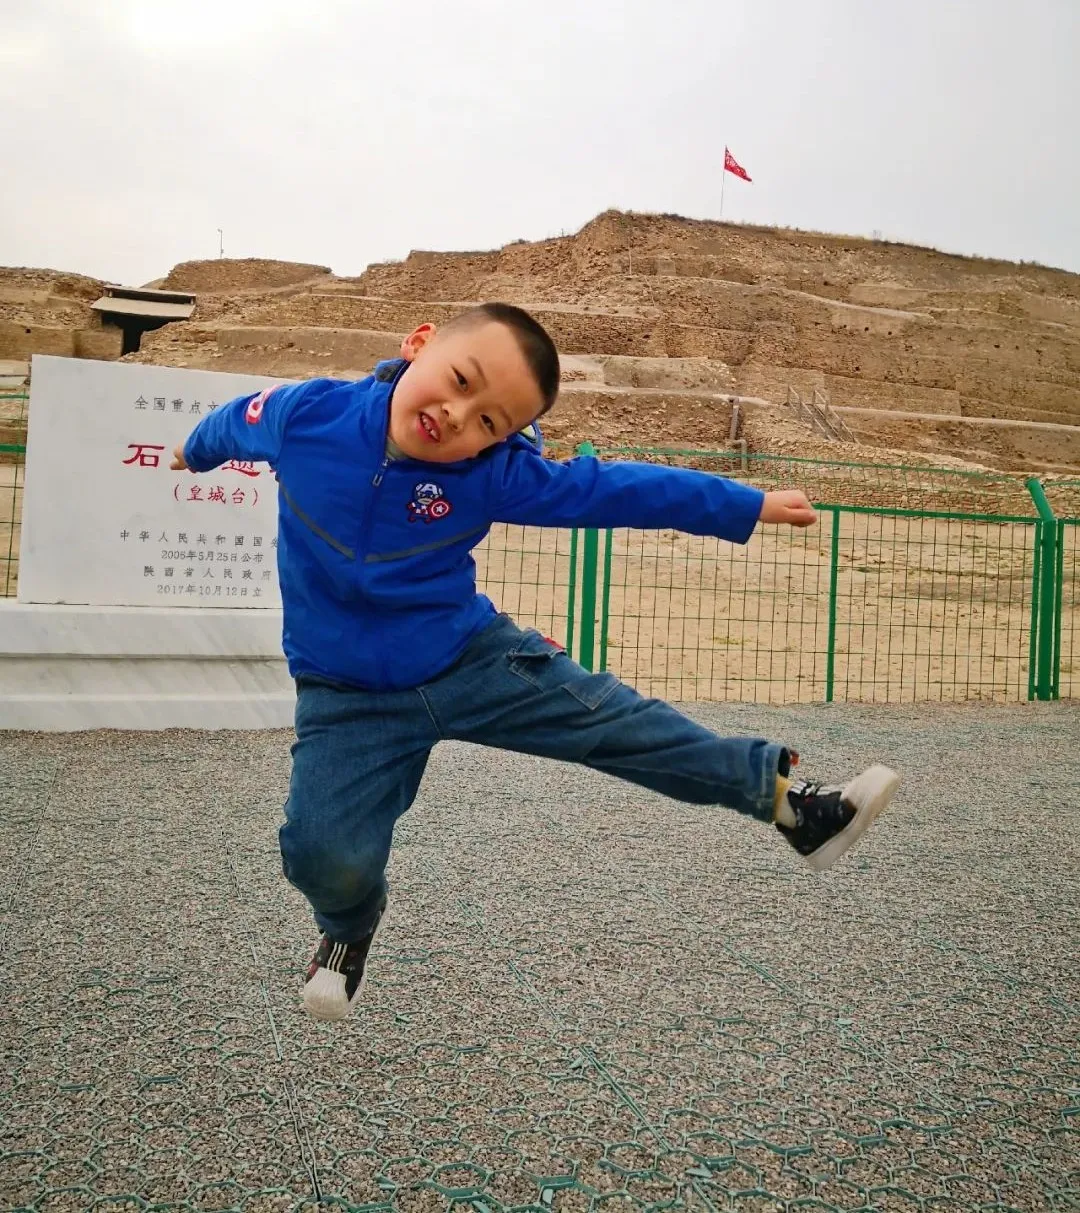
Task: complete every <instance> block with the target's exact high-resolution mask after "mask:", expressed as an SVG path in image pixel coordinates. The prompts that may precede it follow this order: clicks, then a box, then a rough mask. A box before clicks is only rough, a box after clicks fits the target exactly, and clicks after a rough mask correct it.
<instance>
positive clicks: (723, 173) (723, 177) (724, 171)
mask: <svg viewBox="0 0 1080 1213" xmlns="http://www.w3.org/2000/svg"><path fill="white" fill-rule="evenodd" d="M726 180H727V144H725V145H724V167H723V168H721V169H720V218H721V220H723V218H724V182H725V181H726Z"/></svg>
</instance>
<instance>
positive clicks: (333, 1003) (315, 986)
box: [304, 910, 387, 1023]
mask: <svg viewBox="0 0 1080 1213" xmlns="http://www.w3.org/2000/svg"><path fill="white" fill-rule="evenodd" d="M386 914H387V911H386V910H383V912H382V915H381V917H380V918H379V921H378V922H377V923H376V924H375V930H374V931H373V932H372V937H371V947H372V948H374V947H375V940H376V939H378V937H379V932H380V931H381V930H382V929H383V927H384V926H385V925H386ZM368 959H369V960H370V959H371V950H370V949H369V950H368ZM367 978H368V966H367V965H366V964H365V965H364V973H363V976H362V977H361V978H360V984H359V985H358V986H357V987H356V993H355V994H353V996H352V998H346V997H345V974H344V973H336V972H335V971H334V970H333V969H318V970H316V972H315V976H314V977H312V978H311V979H310V980H309V981H307V982H305V984H304V1010H305V1011H307V1013H308V1014H309V1015H310V1016H311V1017H312V1019H318V1020H321V1021H322V1022H323V1023H336V1022H337V1021H338V1020H339V1019H345V1018H346V1017H347V1016H348V1015H349V1013H350V1012H351V1011H352V1009H353V1007H355V1006H356V1004H357V1003H358V1002H359V1001H360V996H361V995H362V994H363V993H364V986H366V985H367Z"/></svg>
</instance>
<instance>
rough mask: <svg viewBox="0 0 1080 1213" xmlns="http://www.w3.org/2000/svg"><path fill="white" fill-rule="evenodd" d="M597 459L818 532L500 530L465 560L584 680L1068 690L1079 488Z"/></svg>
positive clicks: (7, 455) (883, 470)
mask: <svg viewBox="0 0 1080 1213" xmlns="http://www.w3.org/2000/svg"><path fill="white" fill-rule="evenodd" d="M25 406H26V398H25V396H24V395H17V394H16V395H10V394H9V395H8V396H6V397H0V427H4V426H6V427H7V428H6V429H4V428H0V438H5V439H7V438H10V437H11V436H12V435H14V436H15V437H23V436H24V435H25ZM579 449H580V451H581V452H582V453H591V452H592V448H591V447H590V446H589V445H588V444H585V446H584V447H582V448H579ZM597 453H598V454H599V456H600V457H601V458H605V459H608V458H635V459H643V460H648V461H653V462H658V463H665V464H670V465H673V466H684V467H696V468H700V469H702V470H705V471H711V472H714V473H717V474H722V475H725V476H728V477H731V478H733V479H737V480H744V481H747V482H750V483H753V484H757V485H759V486H760V487H762V488H766V489H769V488H778V487H797V488H802V489H803V490H804V491H806V492H807V493H808V495H809V496H810V497H811V499H812V500H813V501H815V502H816V503H817V504H818V506H819V510H820V520H819V524H818V525H817V526H816V527H813V528H810V529H808V530H802V531H795V530H791V529H790V528H772V527H762V528H759V530H758V532H757V533H756V534H755V535H754V537H753V538H752V539H751V541H750V543H749V544H747V545H746V546H745V547H743V546H736V545H731V544H726V543H722V542H720V541H718V540H715V539H703V538H699V537H695V536H689V535H684V534H681V533H679V532H675V531H648V532H641V531H629V530H612V531H595V530H574V531H558V530H541V529H534V528H524V527H496V528H494V530H493V531H492V534H491V536H490V538H489V539H488V540H487V542H486V543H485V544H484V545H482V547H481V548H480V549H478V551H477V553H476V560H477V571H478V580H479V584H480V585H481V587H482V588H483V589H484V590H485V592H487V593H488V594H489V595H490V596H491V597H492V598H493V599H494V601H495V602H496V603H498V605H499V606H500V607H501V608H502V609H504V610H506V611H508V612H510V613H511V614H512V615H514V616H515V617H516V618H518V619H519V620H521V621H522V622H523V623H527V624H529V625H531V626H534V627H536V628H538V629H539V630H540V631H542V632H544V633H545V634H546V635H549V636H552V637H555V638H556V639H558V640H559V641H560V642H562V643H564V644H565V645H566V646H567V649H568V650H569V651H570V653H571V654H572V655H573V656H575V657H577V658H578V659H579V660H580V661H581V662H582V663H583V664H584V665H586V666H587V667H588V668H590V669H609V670H612V671H614V672H615V673H617V674H618V675H619V676H620V677H622V678H624V679H626V680H627V681H629V682H631V683H633V684H634V685H635V686H637V687H638V688H639V689H640V690H641V691H642V692H643V693H645V694H653V695H661V696H663V697H665V698H669V699H675V700H679V701H689V700H703V699H705V700H751V701H757V702H773V703H792V702H810V701H822V700H824V701H832V700H862V701H870V702H883V703H895V702H905V701H907V702H911V701H922V700H988V701H995V702H1009V701H1019V700H1023V699H1053V698H1058V697H1062V696H1064V697H1072V696H1080V668H1078V666H1080V623H1078V619H1080V480H1068V479H1061V478H1059V479H1056V480H1052V481H1046V482H1040V481H1038V480H1028V481H1026V482H1025V481H1024V480H1023V479H1022V478H1020V477H1016V476H1009V475H1005V474H996V473H991V472H987V473H976V472H970V471H966V470H955V471H954V470H950V469H938V468H915V467H905V466H898V465H883V464H871V463H845V462H841V461H835V462H831V461H823V460H805V459H798V458H793V457H792V458H787V457H778V456H747V455H746V454H744V453H741V452H722V451H695V450H683V449H678V450H676V449H665V448H659V447H640V448H629V447H624V448H613V449H610V450H602V451H600V452H597ZM24 455H25V445H24V442H11V441H4V442H0V597H2V596H9V597H10V596H13V595H14V594H15V590H16V582H17V573H18V538H19V524H20V521H21V518H20V511H21V499H22V476H23V460H24Z"/></svg>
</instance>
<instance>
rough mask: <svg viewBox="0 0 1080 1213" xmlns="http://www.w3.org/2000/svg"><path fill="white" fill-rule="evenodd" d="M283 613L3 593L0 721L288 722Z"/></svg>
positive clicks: (231, 725)
mask: <svg viewBox="0 0 1080 1213" xmlns="http://www.w3.org/2000/svg"><path fill="white" fill-rule="evenodd" d="M295 699H296V694H295V688H294V686H293V682H292V679H291V678H290V677H289V672H288V669H287V667H286V664H285V659H284V657H283V656H282V653H281V612H280V611H276V610H267V609H261V610H240V609H226V610H211V609H206V610H204V609H200V608H197V607H191V608H188V609H183V610H175V609H173V610H170V609H168V608H158V607H91V606H39V605H31V604H24V603H16V602H0V729H28V730H35V731H48V732H70V731H76V730H82V729H268V728H289V727H291V725H292V723H293V709H294V705H295Z"/></svg>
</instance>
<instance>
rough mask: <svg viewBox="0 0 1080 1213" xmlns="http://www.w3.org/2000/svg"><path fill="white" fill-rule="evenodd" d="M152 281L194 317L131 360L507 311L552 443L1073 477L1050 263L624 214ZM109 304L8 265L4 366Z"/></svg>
mask: <svg viewBox="0 0 1080 1213" xmlns="http://www.w3.org/2000/svg"><path fill="white" fill-rule="evenodd" d="M151 285H155V286H161V287H164V288H167V289H174V290H186V291H192V292H194V293H195V294H196V296H197V303H196V308H195V312H194V315H193V316H192V318H191V319H190V320H189V321H183V322H178V323H174V324H169V325H167V326H166V327H165V328H163V329H160V330H159V331H157V332H154V333H149V334H147V335H146V336H145V337H144V338H143V342H142V347H141V349H140V350H139V352H138V353H136V354H132V355H128V356H127V358H128V360H135V361H140V362H152V363H161V364H166V365H176V366H188V367H196V368H203V369H212V370H231V371H246V372H252V373H258V374H265V375H272V376H281V377H282V378H286V377H288V378H303V377H310V376H313V375H327V374H329V375H341V376H359V375H363V374H365V373H367V372H368V371H369V370H370V369H371V367H372V365H373V363H374V362H375V361H376V360H377V359H379V358H383V357H387V356H391V355H393V354H394V353H395V351H396V350H397V347H398V343H399V340H400V336H401V335H402V334H403V333H405V332H408V331H409V330H410V329H412V328H413V327H414V326H415V325H416V324H418V323H420V322H421V321H424V320H431V321H434V322H435V323H438V322H439V321H441V320H445V319H446V318H448V317H450V316H452V315H454V314H455V312H457V311H458V310H460V309H461V308H463V307H466V306H468V305H469V304H470V303H472V302H476V301H479V300H483V299H491V298H499V299H504V300H507V301H510V302H514V303H519V304H522V305H524V306H526V307H529V308H530V309H531V310H532V311H533V312H534V313H535V314H536V315H537V316H538V318H539V319H540V320H541V321H542V322H543V323H544V324H545V325H546V326H547V327H548V328H549V329H550V330H551V332H552V333H553V335H554V336H555V338H556V340H557V342H558V344H559V347H560V350H561V352H562V354H563V356H564V357H563V362H564V374H563V378H564V381H565V382H564V389H563V396H562V399H561V401H560V404H559V407H558V408H557V409H556V411H555V412H554V413H553V414H552V415H551V416H550V417H549V418H548V420H547V423H546V425H545V432H546V434H547V436H548V438H549V439H551V440H554V441H555V442H557V443H561V444H564V445H565V444H576V443H578V442H581V441H583V440H585V439H589V440H591V441H593V442H594V443H595V444H596V445H597V446H610V445H624V444H632V445H655V446H679V447H693V448H710V449H717V448H721V449H724V448H729V447H730V446H731V445H732V429H733V424H732V423H733V410H734V408H735V407H736V403H737V404H738V417H737V419H736V422H735V429H736V431H737V437H738V438H741V439H744V440H745V442H746V446H747V448H748V450H749V451H750V452H751V453H772V454H789V455H790V454H798V455H805V456H817V457H822V458H829V459H841V460H845V459H850V460H858V461H864V462H868V461H873V462H899V461H901V460H903V461H904V462H909V463H916V464H937V465H942V464H944V465H951V466H982V467H989V468H995V469H1000V470H1005V471H1012V472H1019V473H1024V474H1027V475H1031V474H1040V475H1050V476H1053V475H1055V474H1059V473H1065V474H1069V473H1075V472H1076V471H1077V469H1080V275H1077V274H1070V273H1066V272H1064V271H1061V270H1054V269H1048V268H1044V267H1042V266H1034V265H1015V264H1011V263H1006V262H999V261H991V260H981V259H972V258H964V257H957V256H951V255H947V254H943V253H938V252H935V251H933V250H929V249H921V248H913V247H909V246H904V245H897V244H889V243H884V242H880V241H868V240H863V239H858V238H854V237H840V236H824V235H818V234H813V233H805V232H797V231H790V230H783V229H766V228H751V227H741V226H735V225H730V224H719V223H712V222H704V221H693V220H687V219H681V218H678V217H674V216H655V215H636V214H623V213H620V212H615V211H611V212H606V213H605V214H602V215H600V216H599V217H597V218H596V219H595V220H593V221H592V222H590V223H588V224H587V225H586V226H585V227H584V228H583V229H582V230H581V231H580V232H578V233H577V234H576V235H572V236H565V237H558V238H554V239H550V240H544V241H539V242H536V243H528V242H525V241H520V242H516V243H514V244H510V245H507V246H506V247H505V248H503V249H499V250H495V251H492V252H476V253H431V252H413V253H411V254H410V255H409V257H408V258H407V259H406V260H404V261H402V262H390V263H386V264H381V265H372V266H370V267H369V268H368V269H367V270H366V271H365V272H364V273H363V274H361V275H360V276H359V277H356V278H342V277H337V276H335V275H334V274H332V273H331V272H330V271H329V270H328V269H327V268H326V267H323V266H317V265H301V264H295V263H291V262H278V261H259V260H246V261H233V260H219V261H202V262H185V263H183V264H181V265H178V266H176V267H175V268H174V269H173V270H172V271H171V272H170V273H169V274H168V275H167V276H166V277H165V278H164V279H162V280H160V281H159V282H157V283H154V284H151ZM101 288H102V284H101V283H99V282H96V281H95V280H93V279H88V278H81V277H79V276H77V275H70V274H59V273H55V272H51V271H33V270H7V271H0V359H7V360H9V362H10V366H11V367H12V368H15V369H16V370H17V369H18V368H17V365H16V364H17V362H18V360H20V359H22V360H25V359H26V358H28V357H29V356H30V355H31V354H32V353H34V352H38V353H56V354H66V355H69V356H71V355H74V356H78V357H90V358H116V357H119V355H120V334H119V330H116V329H110V328H109V327H108V326H102V323H101V318H100V316H99V314H98V313H96V312H93V311H92V310H91V309H90V306H89V305H90V303H91V302H92V300H93V299H94V298H96V297H97V295H98V294H99V293H100V291H101ZM12 360H14V361H12ZM2 369H3V368H2V367H0V370H2ZM9 369H10V368H9ZM792 390H794V391H795V392H797V393H798V394H799V395H800V397H801V398H802V399H804V400H810V399H813V398H815V392H817V393H820V395H818V396H817V397H816V399H818V400H821V399H822V398H824V399H827V401H828V402H829V404H830V405H831V407H832V409H833V410H834V413H833V414H832V416H833V418H834V420H836V419H837V418H839V421H840V422H842V423H843V424H842V426H839V429H840V431H841V433H842V435H843V436H842V438H841V439H840V440H831V439H829V438H827V437H826V435H825V434H824V433H823V432H821V430H820V429H815V428H811V426H810V425H809V424H808V423H807V422H806V421H804V420H800V419H799V418H798V417H797V416H796V415H795V414H794V412H793V411H792V410H790V409H789V408H788V407H787V406H786V402H787V400H788V398H789V392H790V391H792ZM732 397H735V398H738V400H737V401H733V400H732ZM9 428H10V426H9ZM852 439H854V440H857V441H852ZM9 440H10V435H9ZM16 440H17V435H16Z"/></svg>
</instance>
